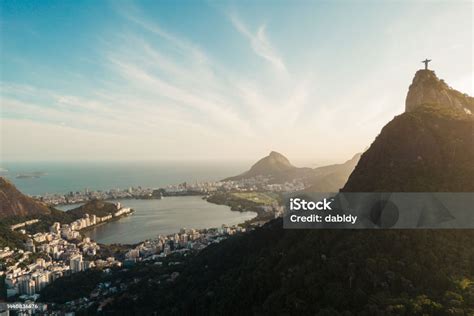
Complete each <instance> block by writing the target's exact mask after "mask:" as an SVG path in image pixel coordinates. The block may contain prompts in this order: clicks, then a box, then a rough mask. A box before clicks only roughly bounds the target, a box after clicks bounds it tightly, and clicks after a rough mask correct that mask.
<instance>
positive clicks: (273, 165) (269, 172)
mask: <svg viewBox="0 0 474 316" xmlns="http://www.w3.org/2000/svg"><path fill="white" fill-rule="evenodd" d="M299 169H304V170H309V168H297V167H295V166H293V165H292V164H291V163H290V161H289V160H288V158H286V157H285V156H283V155H282V154H280V153H278V152H276V151H272V152H271V153H270V154H269V155H268V156H266V157H263V158H262V159H260V160H259V161H257V162H256V163H255V164H254V165H253V166H252V167H251V168H250V170H248V171H246V172H244V173H242V174H240V175H238V176H235V177H229V178H226V179H224V181H237V180H242V179H250V178H254V177H258V176H265V177H271V178H272V179H273V180H274V181H281V180H285V179H287V178H289V177H291V175H292V174H294V173H295V172H297V171H298V170H299ZM302 171H303V170H302Z"/></svg>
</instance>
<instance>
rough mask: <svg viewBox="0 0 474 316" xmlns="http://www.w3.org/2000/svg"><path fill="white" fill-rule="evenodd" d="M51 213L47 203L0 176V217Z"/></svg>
mask: <svg viewBox="0 0 474 316" xmlns="http://www.w3.org/2000/svg"><path fill="white" fill-rule="evenodd" d="M50 213H51V210H50V209H49V207H48V206H47V205H45V204H43V203H40V202H38V201H35V200H33V199H32V198H30V197H28V196H26V195H24V194H23V193H21V192H20V191H18V190H17V188H16V187H15V186H14V185H13V184H12V183H11V182H10V181H8V180H7V179H5V178H2V177H0V218H5V217H10V216H27V215H40V214H50Z"/></svg>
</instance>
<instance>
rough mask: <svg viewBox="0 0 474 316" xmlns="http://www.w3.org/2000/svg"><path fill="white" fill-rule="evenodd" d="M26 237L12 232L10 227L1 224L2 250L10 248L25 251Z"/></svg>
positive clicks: (0, 239)
mask: <svg viewBox="0 0 474 316" xmlns="http://www.w3.org/2000/svg"><path fill="white" fill-rule="evenodd" d="M25 241H26V237H25V236H24V235H22V234H20V233H19V232H16V231H12V230H11V229H10V225H8V224H6V223H3V222H2V223H0V248H3V247H10V248H12V249H14V248H20V249H24V242H25Z"/></svg>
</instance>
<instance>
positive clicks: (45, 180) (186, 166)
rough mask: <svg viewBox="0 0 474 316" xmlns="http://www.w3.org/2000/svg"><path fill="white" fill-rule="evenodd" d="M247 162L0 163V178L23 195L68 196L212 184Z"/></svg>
mask: <svg viewBox="0 0 474 316" xmlns="http://www.w3.org/2000/svg"><path fill="white" fill-rule="evenodd" d="M250 165H251V163H250V162H192V163H191V162H189V163H188V162H40V163H31V162H1V163H0V168H3V169H6V170H8V172H4V171H1V170H0V175H1V176H4V177H7V178H8V179H10V180H11V181H12V182H13V183H14V184H15V185H16V186H17V188H18V189H19V190H20V191H21V192H23V193H26V194H30V195H35V194H44V193H67V192H69V191H82V190H84V189H85V188H89V189H91V190H104V189H113V188H120V189H125V188H128V187H130V186H142V187H149V188H158V187H163V186H166V185H168V184H178V183H182V182H184V181H187V182H194V181H213V180H220V179H223V178H226V177H229V176H233V175H236V174H239V173H241V172H243V171H245V170H247V169H248V168H249V166H250ZM31 172H45V173H47V175H45V176H41V177H40V178H28V179H17V178H16V176H17V175H18V174H24V173H31Z"/></svg>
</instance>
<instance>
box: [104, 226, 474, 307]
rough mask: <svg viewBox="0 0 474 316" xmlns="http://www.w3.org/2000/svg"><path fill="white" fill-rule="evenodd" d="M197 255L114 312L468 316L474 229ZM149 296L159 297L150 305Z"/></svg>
mask: <svg viewBox="0 0 474 316" xmlns="http://www.w3.org/2000/svg"><path fill="white" fill-rule="evenodd" d="M281 225H282V222H281V220H275V221H272V222H271V223H269V224H268V225H266V226H265V227H263V228H261V229H258V230H257V231H255V232H252V233H249V234H245V235H243V236H236V237H233V238H230V239H228V240H226V241H223V242H222V243H220V244H218V245H213V246H210V247H208V248H206V249H205V250H203V251H202V252H201V253H200V254H199V255H197V256H195V257H192V258H190V259H189V260H188V262H187V263H186V264H185V265H184V269H183V270H182V272H181V275H180V277H179V278H178V279H177V280H176V281H175V282H174V283H162V282H161V283H158V282H155V281H157V278H158V277H157V276H155V275H154V274H153V273H149V274H145V275H143V274H142V275H141V277H143V278H144V279H146V280H147V282H143V283H140V284H139V286H136V287H133V288H132V289H130V290H128V291H127V294H128V295H131V296H133V297H136V298H137V299H136V300H130V299H126V298H120V299H118V300H117V301H116V302H115V303H114V304H113V306H111V310H115V311H118V310H120V311H121V312H125V313H129V314H149V313H151V312H152V311H160V313H159V314H163V315H183V314H193V315H196V314H207V315H222V314H224V313H225V314H230V315H243V314H245V315H252V314H264V315H275V314H279V315H281V314H288V315H294V314H297V315H457V314H456V312H459V311H461V312H463V313H464V314H465V315H468V314H469V313H472V312H474V300H473V297H474V296H473V294H474V287H473V286H472V281H471V280H474V268H473V267H474V265H473V260H474V247H473V246H474V232H471V231H432V230H427V231H337V230H333V231H331V230H324V231H322V230H308V231H301V230H298V231H295V230H284V229H282V226H281ZM152 298H155V299H152Z"/></svg>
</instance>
